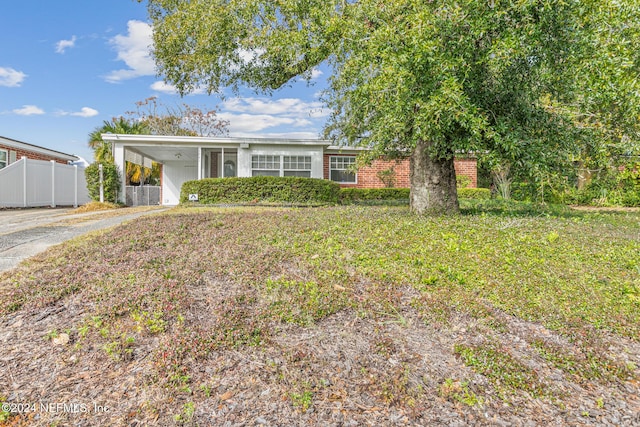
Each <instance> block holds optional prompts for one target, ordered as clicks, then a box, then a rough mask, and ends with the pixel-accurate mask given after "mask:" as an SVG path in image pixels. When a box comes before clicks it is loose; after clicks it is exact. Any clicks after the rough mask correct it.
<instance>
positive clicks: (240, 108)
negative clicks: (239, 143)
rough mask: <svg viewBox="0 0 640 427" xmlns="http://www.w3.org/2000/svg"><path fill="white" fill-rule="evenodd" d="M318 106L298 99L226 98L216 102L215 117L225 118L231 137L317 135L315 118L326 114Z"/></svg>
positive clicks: (310, 136)
mask: <svg viewBox="0 0 640 427" xmlns="http://www.w3.org/2000/svg"><path fill="white" fill-rule="evenodd" d="M322 107H323V104H322V103H321V102H318V101H305V100H302V99H299V98H281V99H269V98H230V99H226V100H225V101H223V102H222V104H221V105H220V112H219V113H218V117H219V118H221V119H223V120H228V121H229V134H230V135H232V136H262V137H265V136H273V137H277V136H280V137H288V138H317V137H318V133H319V129H320V128H321V127H322V124H321V123H320V120H319V119H321V118H322V117H325V116H326V115H328V113H329V112H328V111H327V110H326V109H323V108H322ZM265 131H266V132H265Z"/></svg>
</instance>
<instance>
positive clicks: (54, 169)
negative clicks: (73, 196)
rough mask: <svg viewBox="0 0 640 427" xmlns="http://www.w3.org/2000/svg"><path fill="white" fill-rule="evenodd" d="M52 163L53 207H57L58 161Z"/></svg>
mask: <svg viewBox="0 0 640 427" xmlns="http://www.w3.org/2000/svg"><path fill="white" fill-rule="evenodd" d="M49 161H50V162H51V207H52V208H55V207H56V161H55V160H49Z"/></svg>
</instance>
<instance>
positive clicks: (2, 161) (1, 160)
mask: <svg viewBox="0 0 640 427" xmlns="http://www.w3.org/2000/svg"><path fill="white" fill-rule="evenodd" d="M7 160H8V158H7V151H6V150H0V169H2V168H4V167H6V166H7V163H8V162H7Z"/></svg>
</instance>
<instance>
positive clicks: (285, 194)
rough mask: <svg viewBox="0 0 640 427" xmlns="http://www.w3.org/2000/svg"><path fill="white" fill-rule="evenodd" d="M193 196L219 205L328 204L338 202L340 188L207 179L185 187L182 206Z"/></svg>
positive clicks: (309, 182)
mask: <svg viewBox="0 0 640 427" xmlns="http://www.w3.org/2000/svg"><path fill="white" fill-rule="evenodd" d="M190 194H197V195H198V202H199V203H202V204H205V205H208V204H220V203H259V202H260V203H294V204H309V203H322V204H324V203H326V204H337V203H338V202H339V194H340V186H339V185H338V184H336V183H335V182H332V181H329V180H326V179H315V178H299V177H273V176H255V177H251V178H207V179H201V180H196V181H187V182H185V183H184V184H183V185H182V190H181V192H180V203H185V202H188V201H189V195H190Z"/></svg>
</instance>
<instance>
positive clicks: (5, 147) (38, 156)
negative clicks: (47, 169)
mask: <svg viewBox="0 0 640 427" xmlns="http://www.w3.org/2000/svg"><path fill="white" fill-rule="evenodd" d="M0 150H6V151H7V160H9V159H10V155H9V153H10V152H11V151H15V152H16V161H18V160H20V159H21V158H23V157H26V158H27V159H31V160H46V161H49V160H55V161H56V162H57V163H61V164H63V165H66V164H67V160H65V159H60V158H57V157H52V156H46V155H44V154H40V153H36V152H33V151H27V150H22V149H20V148H15V147H9V146H8V145H2V144H0Z"/></svg>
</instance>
